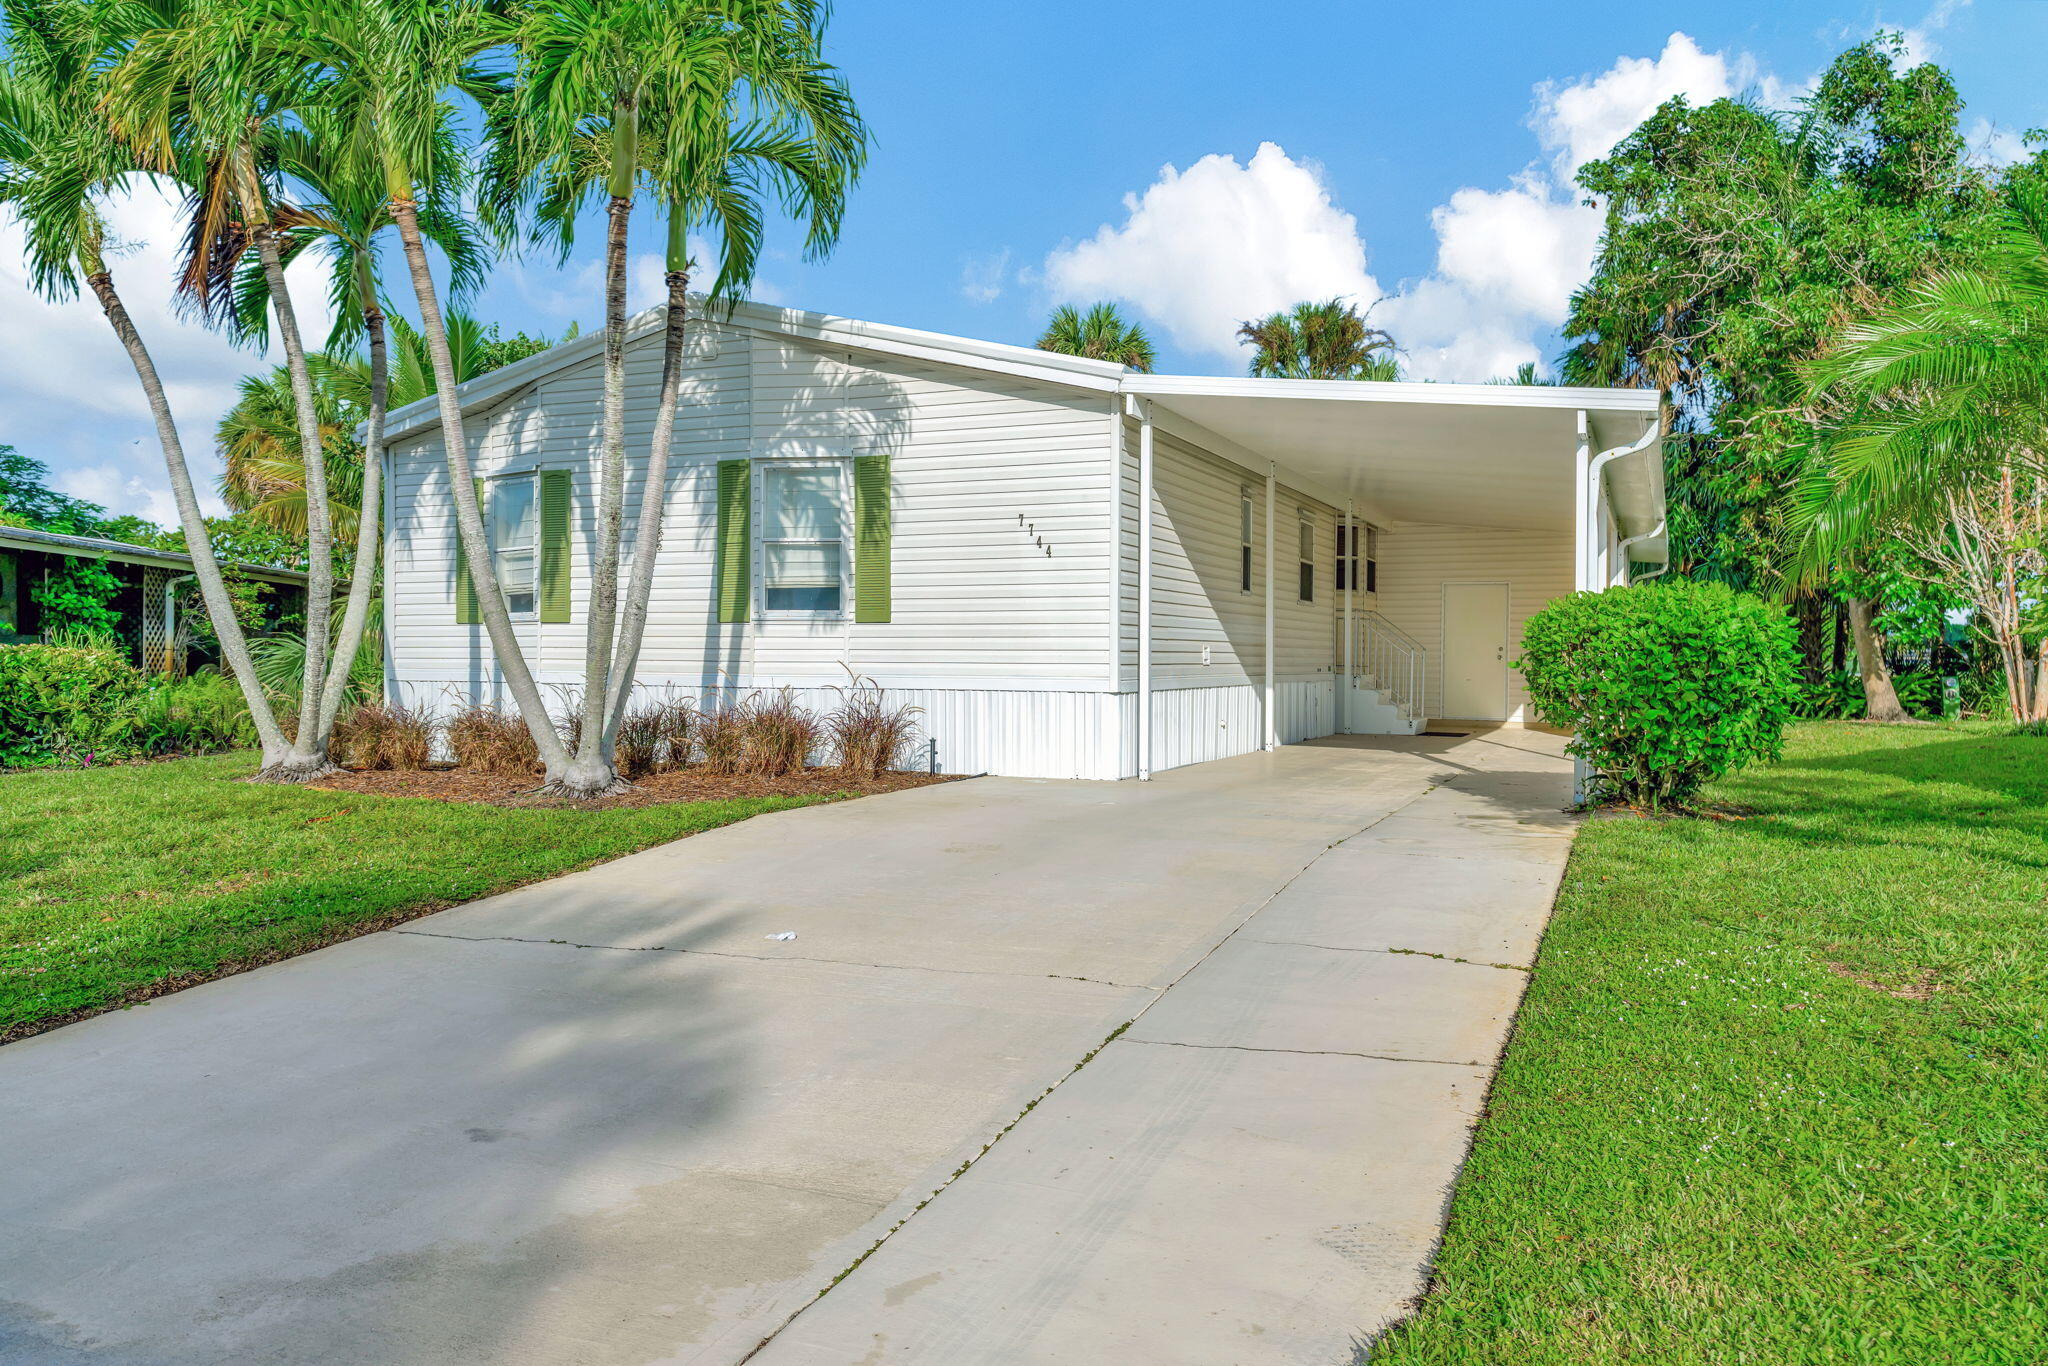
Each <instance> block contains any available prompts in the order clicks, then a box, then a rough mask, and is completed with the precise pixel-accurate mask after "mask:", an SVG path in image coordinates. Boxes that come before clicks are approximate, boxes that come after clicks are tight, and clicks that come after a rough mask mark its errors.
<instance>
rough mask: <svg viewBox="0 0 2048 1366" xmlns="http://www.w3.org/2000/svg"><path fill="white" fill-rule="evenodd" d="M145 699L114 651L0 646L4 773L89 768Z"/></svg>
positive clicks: (134, 674) (0, 760)
mask: <svg viewBox="0 0 2048 1366" xmlns="http://www.w3.org/2000/svg"><path fill="white" fill-rule="evenodd" d="M141 691H142V675H141V673H140V672H138V671H137V670H136V669H135V668H134V667H133V666H132V665H130V664H129V663H128V662H127V661H126V660H124V659H122V658H121V656H120V655H118V654H116V653H115V652H114V651H113V650H111V649H100V648H98V647H94V646H71V645H0V767H7V768H22V767H28V766H33V765H37V764H48V763H58V762H64V761H67V760H73V761H76V760H86V761H89V759H90V757H91V755H92V753H93V750H94V747H95V745H94V742H95V741H96V740H97V739H98V738H99V734H100V731H101V728H102V726H103V725H104V724H105V722H106V720H107V718H109V717H111V716H113V715H115V714H116V713H118V712H119V711H121V710H122V709H123V708H125V707H126V706H128V705H129V704H130V703H132V702H133V700H134V699H135V697H136V696H137V695H138V694H140V693H141Z"/></svg>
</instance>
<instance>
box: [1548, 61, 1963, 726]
mask: <svg viewBox="0 0 2048 1366" xmlns="http://www.w3.org/2000/svg"><path fill="white" fill-rule="evenodd" d="M1903 50H1904V49H1903V44H1902V42H1901V40H1900V39H1898V38H1897V37H1896V36H1895V35H1880V36H1879V37H1877V38H1874V39H1872V40H1871V41H1869V42H1866V43H1861V44H1858V45H1857V46H1856V47H1853V48H1851V49H1850V50H1848V51H1847V52H1845V53H1843V54H1842V55H1841V56H1840V57H1838V58H1837V59H1836V60H1835V61H1834V62H1833V64H1831V65H1830V67H1829V68H1828V71H1827V72H1826V74H1825V75H1824V76H1823V77H1822V78H1821V81H1820V83H1819V85H1818V87H1817V88H1816V89H1815V91H1814V93H1813V94H1812V96H1811V97H1809V98H1808V99H1807V100H1806V101H1805V102H1804V105H1803V107H1802V108H1801V109H1799V110H1797V111H1794V112H1790V113H1780V112H1775V111H1771V110H1766V109H1762V108H1759V107H1756V106H1755V105H1752V104H1749V103H1745V102H1742V101H1739V100H1734V99H1723V100H1716V101H1714V102H1713V103H1711V104H1707V105H1704V106H1694V105H1692V104H1691V103H1689V102H1688V101H1686V100H1685V99H1684V98H1682V97H1681V98H1677V99H1674V100H1671V101H1670V102H1668V103H1666V104H1665V105H1664V106H1663V107H1662V108H1660V109H1658V110H1657V112H1656V113H1654V114H1653V115H1651V116H1650V118H1648V119H1647V120H1645V121H1644V122H1643V124H1642V125H1641V126H1640V127H1638V128H1637V129H1636V131H1635V132H1634V133H1633V134H1631V135H1630V136H1629V137H1628V138H1626V139H1624V140H1623V141H1622V142H1621V143H1620V144H1619V145H1618V146H1617V147H1616V148H1615V149H1614V151H1613V152H1612V153H1610V154H1609V155H1608V156H1607V157H1606V158H1605V159H1603V160H1600V161H1596V162H1592V163H1590V164H1588V165H1587V166H1586V167H1584V168H1583V169H1582V170H1581V171H1580V174H1579V183H1580V185H1581V186H1582V187H1583V188H1584V189H1585V190H1586V191H1587V193H1588V195H1589V196H1590V197H1591V200H1592V201H1593V202H1597V203H1600V204H1602V205H1604V206H1605V210H1606V216H1607V223H1606V232H1605V235H1604V236H1603V238H1602V242H1601V248H1600V254H1599V257H1598V259H1597V261H1596V263H1595V266H1594V271H1593V276H1592V278H1591V279H1590V280H1589V281H1588V283H1587V284H1586V285H1585V287H1584V288H1583V289H1581V290H1580V291H1579V292H1578V294H1577V295H1575V296H1574V298H1573V301H1572V311H1571V316H1570V318H1569V320H1568V321H1567V323H1566V325H1565V328H1564V334H1565V336H1566V338H1567V339H1568V340H1570V341H1571V342H1572V346H1571V348H1570V350H1569V351H1568V352H1567V353H1566V355H1565V357H1564V361H1563V372H1564V377H1565V379H1566V381H1567V382H1568V383H1575V384H1603V385H1605V384H1623V385H1640V386H1643V387H1653V388H1658V389H1661V390H1664V391H1665V392H1666V394H1667V395H1668V401H1667V405H1666V412H1665V417H1666V422H1667V431H1669V432H1670V433H1671V436H1670V441H1669V443H1668V445H1667V458H1668V459H1669V462H1670V466H1671V473H1672V479H1671V489H1672V506H1671V517H1670V520H1671V539H1672V547H1673V554H1674V557H1675V559H1676V562H1677V565H1678V567H1679V569H1680V571H1681V572H1683V573H1686V574H1689V575H1691V576H1694V577H1701V578H1712V579H1719V580H1722V581H1725V582H1728V583H1731V584H1734V585H1735V586H1737V587H1742V588H1750V589H1755V590H1759V591H1766V592H1771V593H1774V594H1777V595H1779V596H1783V597H1797V596H1799V595H1800V593H1801V591H1802V589H1803V588H1804V586H1805V585H1806V584H1807V583H1810V582H1811V581H1812V580H1811V576H1801V575H1800V574H1798V573H1797V572H1796V570H1794V568H1793V567H1792V565H1791V559H1792V545H1793V542H1794V539H1795V537H1794V536H1793V534H1792V533H1791V532H1790V530H1789V528H1788V525H1787V517H1788V512H1789V506H1790V504H1789V500H1788V497H1787V489H1788V487H1789V485H1790V483H1791V482H1792V480H1793V479H1794V478H1795V477H1796V475H1797V472H1798V470H1799V467H1800V463H1801V461H1802V459H1803V458H1804V457H1803V453H1804V452H1806V451H1807V450H1809V449H1810V448H1811V446H1812V442H1813V439H1814V437H1815V435H1816V434H1817V433H1818V432H1819V431H1820V430H1822V429H1823V428H1825V427H1826V426H1827V425H1828V424H1830V423H1831V422H1833V421H1834V420H1835V419H1836V417H1837V414H1835V413H1833V412H1831V411H1829V410H1828V409H1826V408H1825V407H1823V406H1820V405H1817V404H1816V403H1814V402H1813V401H1812V399H1811V396H1810V395H1809V393H1808V391H1807V386H1806V384H1805V382H1804V379H1803V377H1802V373H1801V366H1802V365H1803V364H1804V363H1806V362H1807V361H1809V360H1810V359H1812V358H1813V357H1814V356H1816V355H1818V354H1819V353H1820V352H1821V351H1822V349H1823V348H1824V347H1826V346H1827V345H1828V343H1829V342H1830V341H1831V340H1832V339H1833V338H1834V337H1835V336H1837V335H1838V334H1839V332H1840V331H1841V329H1842V328H1843V327H1844V326H1845V325H1846V324H1847V323H1848V322H1849V321H1850V320H1851V319H1853V318H1855V317H1856V316H1858V315H1860V314H1862V313H1864V312H1866V311H1867V310H1868V309H1869V308H1870V307H1872V306H1873V305H1874V304H1875V303H1876V302H1878V301H1881V300H1883V299H1885V298H1888V297H1891V296H1894V295H1896V294H1897V293H1898V292H1899V291H1900V290H1901V289H1903V288H1904V287H1905V286H1906V285H1907V284H1908V283H1909V282H1910V281H1912V280H1913V279H1914V278H1915V277H1916V276H1917V275H1919V274H1920V273H1921V272H1922V271H1924V270H1925V269H1927V268H1928V267H1929V266H1930V265H1931V264H1933V263H1935V262H1938V261H1944V260H1957V259H1964V258H1967V257H1969V256H1970V255H1972V254H1973V253H1975V252H1976V251H1977V250H1979V249H1980V248H1981V246H1982V244H1983V242H1984V241H1985V240H1986V238H1987V236H1988V225H1989V219H1990V208H1991V202H1992V194H1991V189H1990V186H1989V185H1988V183H1987V181H1986V178H1985V177H1984V176H1983V175H1982V174H1981V173H1979V172H1977V171H1976V170H1974V169H1972V168H1971V167H1970V166H1969V165H1968V164H1967V163H1966V162H1965V160H1964V157H1963V139H1962V136H1961V134H1960V132H1959V131H1958V119H1959V116H1960V114H1961V110H1962V101H1961V99H1960V98H1959V96H1958V95H1957V93H1956V90H1955V87H1954V84H1953V83H1952V82H1951V81H1950V79H1949V77H1948V75H1947V73H1945V72H1944V71H1942V70H1941V69H1940V68H1938V67H1934V66H1931V65H1921V66H1917V67H1914V68H1912V69H1910V70H1900V64H1899V58H1900V56H1901V54H1902V52H1903ZM1838 552H1839V554H1838V559H1837V564H1836V566H1835V568H1836V569H1837V570H1838V571H1839V573H1840V574H1841V575H1843V576H1847V577H1851V578H1853V577H1854V576H1855V575H1856V574H1857V572H1858V565H1859V563H1860V562H1861V561H1864V560H1867V559H1869V558H1871V557H1872V556H1874V555H1875V554H1877V553H1878V552H1877V548H1876V547H1875V546H1871V545H1859V546H1849V545H1842V546H1840V547H1838ZM1822 586H1826V585H1825V584H1823V585H1822ZM1816 606H1817V604H1816ZM1848 607H1849V616H1850V619H1851V621H1852V622H1853V623H1854V624H1855V626H1856V630H1855V638H1856V646H1857V652H1858V656H1859V659H1860V661H1861V663H1862V673H1863V676H1864V678H1865V679H1866V681H1867V683H1868V687H1867V693H1868V696H1867V702H1868V705H1869V711H1870V714H1871V715H1872V716H1874V717H1880V718H1893V719H1900V718H1903V716H1904V711H1903V709H1902V708H1900V707H1899V705H1898V700H1897V697H1896V696H1895V694H1894V693H1893V690H1892V687H1891V683H1890V679H1889V675H1888V674H1887V673H1886V671H1885V669H1884V663H1883V657H1882V643H1881V641H1880V640H1879V639H1878V637H1877V635H1876V632H1875V630H1874V629H1873V628H1872V627H1871V625H1870V623H1871V621H1872V619H1873V615H1874V611H1873V608H1872V606H1871V605H1870V604H1868V603H1860V602H1859V601H1858V600H1856V599H1855V598H1854V597H1853V596H1852V597H1851V598H1850V599H1849V602H1848ZM1816 620H1817V618H1816ZM1809 635H1810V639H1811V640H1813V641H1818V639H1819V633H1818V630H1817V628H1816V629H1815V630H1813V631H1812V632H1810V633H1809Z"/></svg>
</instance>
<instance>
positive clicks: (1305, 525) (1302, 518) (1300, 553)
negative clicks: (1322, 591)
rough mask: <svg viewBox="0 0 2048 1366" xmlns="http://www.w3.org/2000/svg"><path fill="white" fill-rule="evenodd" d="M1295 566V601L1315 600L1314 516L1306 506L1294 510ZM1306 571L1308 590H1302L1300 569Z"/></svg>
mask: <svg viewBox="0 0 2048 1366" xmlns="http://www.w3.org/2000/svg"><path fill="white" fill-rule="evenodd" d="M1294 536H1295V542H1296V544H1295V554H1296V557H1297V558H1296V560H1295V567H1294V593H1295V600H1296V601H1297V602H1314V601H1315V600H1316V518H1315V514H1314V513H1312V512H1310V511H1309V510H1308V509H1307V508H1303V507H1298V508H1296V509H1295V510H1294ZM1304 569H1306V570H1307V571H1308V584H1307V588H1308V591H1307V592H1306V593H1304V592H1302V591H1301V590H1302V587H1303V585H1302V580H1301V571H1302V570H1304Z"/></svg>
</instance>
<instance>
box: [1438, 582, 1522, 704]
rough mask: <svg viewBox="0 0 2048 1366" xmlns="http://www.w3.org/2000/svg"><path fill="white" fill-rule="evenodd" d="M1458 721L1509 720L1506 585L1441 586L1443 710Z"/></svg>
mask: <svg viewBox="0 0 2048 1366" xmlns="http://www.w3.org/2000/svg"><path fill="white" fill-rule="evenodd" d="M1443 714H1444V715H1445V717H1447V718H1450V719H1453V720H1458V721H1505V720H1507V717H1508V586H1507V585H1506V584H1504V583H1447V584H1445V585H1444V711H1443Z"/></svg>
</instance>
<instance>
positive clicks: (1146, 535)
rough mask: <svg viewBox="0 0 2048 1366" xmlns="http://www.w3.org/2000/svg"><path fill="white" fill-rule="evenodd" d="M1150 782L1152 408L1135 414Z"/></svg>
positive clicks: (1141, 723) (1141, 765) (1144, 753)
mask: <svg viewBox="0 0 2048 1366" xmlns="http://www.w3.org/2000/svg"><path fill="white" fill-rule="evenodd" d="M1151 780H1152V404H1151V402H1150V401H1149V400H1148V401H1147V402H1146V403H1145V404H1144V405H1143V406H1142V407H1141V408H1139V410H1138V781H1140V782H1150V781H1151Z"/></svg>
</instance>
